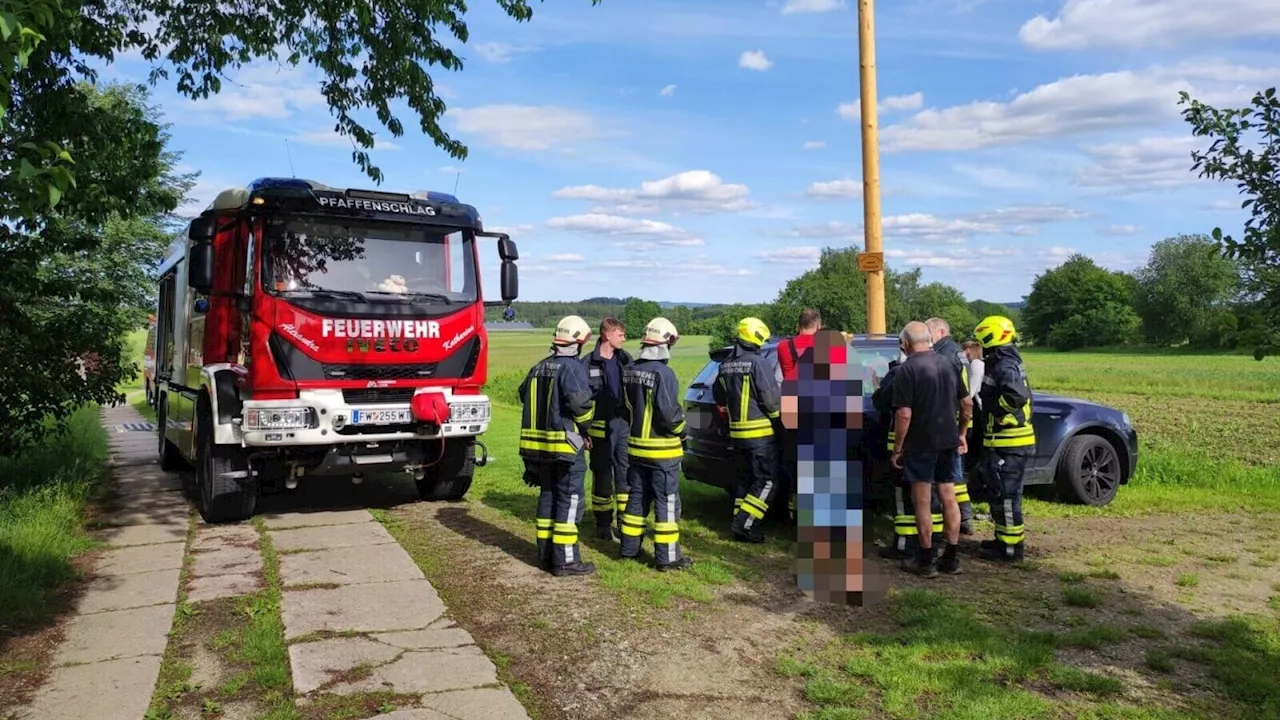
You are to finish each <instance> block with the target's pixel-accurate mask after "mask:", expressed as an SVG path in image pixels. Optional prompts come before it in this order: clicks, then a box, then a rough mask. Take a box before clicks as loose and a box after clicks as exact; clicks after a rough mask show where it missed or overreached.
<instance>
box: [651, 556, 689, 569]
mask: <svg viewBox="0 0 1280 720" xmlns="http://www.w3.org/2000/svg"><path fill="white" fill-rule="evenodd" d="M692 565H693V561H692V560H690V559H689V558H687V557H684V556H681V557H680V559H679V560H676V561H675V562H669V563H666V564H665V565H664V564H661V563H659V564H655V565H654V567H655V568H657V570H658V572H670V571H672V570H688V569H689V568H690V567H691V566H692Z"/></svg>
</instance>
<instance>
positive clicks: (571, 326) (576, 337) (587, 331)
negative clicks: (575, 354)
mask: <svg viewBox="0 0 1280 720" xmlns="http://www.w3.org/2000/svg"><path fill="white" fill-rule="evenodd" d="M589 337H591V326H590V325H588V324H587V321H586V320H583V319H582V318H580V317H578V316H577V315H569V316H567V317H565V318H562V319H561V320H560V322H559V323H558V324H557V325H556V334H555V339H554V340H552V342H553V343H555V344H556V345H573V344H578V345H582V344H583V343H585V342H586V341H587V338H589Z"/></svg>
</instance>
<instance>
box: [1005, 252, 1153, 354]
mask: <svg viewBox="0 0 1280 720" xmlns="http://www.w3.org/2000/svg"><path fill="white" fill-rule="evenodd" d="M1132 301H1133V293H1132V289H1131V285H1130V283H1129V281H1127V280H1126V279H1125V277H1124V276H1123V274H1122V273H1117V272H1113V271H1111V270H1107V269H1106V268H1103V267H1099V266H1098V264H1097V263H1095V262H1094V261H1093V260H1092V259H1090V258H1088V257H1086V256H1085V255H1080V254H1076V255H1072V256H1071V257H1070V258H1068V259H1067V261H1066V262H1064V263H1063V264H1061V265H1059V266H1058V267H1056V268H1054V269H1052V270H1048V271H1046V272H1044V273H1042V274H1041V275H1038V276H1036V279H1035V281H1034V282H1033V283H1032V285H1031V294H1029V295H1027V304H1026V307H1024V308H1023V309H1022V325H1021V326H1019V327H1018V333H1019V334H1020V335H1021V336H1022V337H1023V338H1024V339H1028V340H1031V341H1032V342H1034V343H1044V344H1049V345H1052V344H1053V340H1052V333H1053V330H1054V327H1055V326H1056V325H1058V324H1059V323H1063V322H1067V321H1070V320H1072V318H1074V317H1076V316H1080V317H1081V318H1082V320H1079V321H1073V322H1074V323H1075V325H1073V328H1074V329H1073V331H1072V334H1071V335H1070V337H1083V335H1081V333H1085V332H1086V331H1085V330H1083V329H1081V328H1083V327H1084V326H1081V325H1080V323H1081V322H1084V321H1089V322H1090V323H1093V322H1104V321H1110V320H1119V319H1123V320H1124V323H1123V327H1126V328H1132V326H1133V323H1132V322H1130V321H1131V320H1132V319H1133V318H1131V317H1128V316H1125V317H1121V316H1120V315H1118V314H1117V313H1118V312H1119V311H1118V310H1116V308H1115V307H1112V306H1117V307H1123V308H1125V309H1126V310H1128V313H1129V316H1134V313H1133V310H1132ZM1134 317H1136V316H1134ZM1089 327H1090V328H1091V330H1089V332H1092V333H1094V334H1096V335H1097V336H1098V337H1099V338H1101V337H1108V338H1112V342H1111V343H1103V342H1093V341H1089V342H1085V343H1084V344H1083V345H1082V344H1077V343H1076V342H1072V343H1071V344H1072V346H1073V347H1087V346H1098V345H1103V344H1113V343H1117V342H1122V341H1127V339H1124V338H1116V337H1115V336H1114V333H1113V331H1112V330H1111V329H1110V328H1104V327H1101V326H1096V327H1095V326H1093V325H1090V326H1089ZM1086 334H1087V333H1086ZM1059 337H1060V338H1061V337H1064V336H1062V335H1059Z"/></svg>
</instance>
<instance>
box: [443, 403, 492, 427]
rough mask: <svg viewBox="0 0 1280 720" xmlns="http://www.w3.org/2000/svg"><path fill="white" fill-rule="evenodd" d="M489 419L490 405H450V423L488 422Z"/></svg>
mask: <svg viewBox="0 0 1280 720" xmlns="http://www.w3.org/2000/svg"><path fill="white" fill-rule="evenodd" d="M488 419H489V403H486V402H455V403H449V422H461V423H467V422H486V421H487V420H488Z"/></svg>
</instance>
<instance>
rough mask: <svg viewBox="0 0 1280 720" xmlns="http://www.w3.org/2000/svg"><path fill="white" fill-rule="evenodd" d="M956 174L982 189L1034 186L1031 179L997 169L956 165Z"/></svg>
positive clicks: (1034, 183)
mask: <svg viewBox="0 0 1280 720" xmlns="http://www.w3.org/2000/svg"><path fill="white" fill-rule="evenodd" d="M955 170H956V172H958V173H960V174H961V175H964V176H966V177H968V178H970V179H972V180H973V181H974V182H976V183H978V184H979V185H982V186H984V187H989V188H996V189H997V190H1025V189H1027V188H1030V187H1034V186H1035V185H1036V181H1035V180H1034V179H1033V178H1030V177H1027V176H1026V175H1021V174H1019V173H1015V172H1012V171H1010V170H1006V169H1005V168H998V167H979V166H976V165H957V166H956V167H955Z"/></svg>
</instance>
